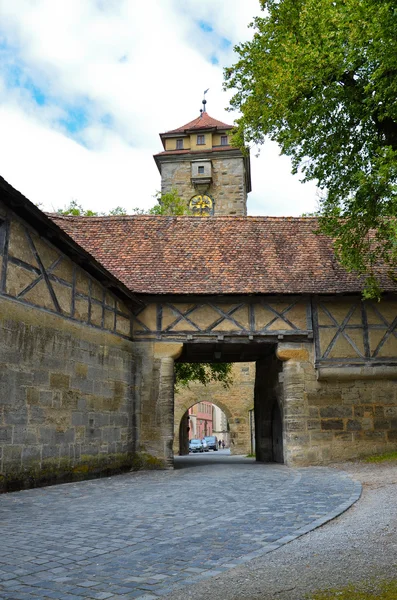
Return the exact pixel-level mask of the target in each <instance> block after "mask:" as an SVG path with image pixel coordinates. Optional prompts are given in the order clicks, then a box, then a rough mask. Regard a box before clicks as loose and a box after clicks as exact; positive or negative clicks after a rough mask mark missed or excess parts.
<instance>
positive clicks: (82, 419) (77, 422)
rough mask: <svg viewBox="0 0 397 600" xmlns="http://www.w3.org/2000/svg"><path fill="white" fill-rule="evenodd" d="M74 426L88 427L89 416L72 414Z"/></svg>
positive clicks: (78, 413) (77, 413)
mask: <svg viewBox="0 0 397 600" xmlns="http://www.w3.org/2000/svg"><path fill="white" fill-rule="evenodd" d="M72 425H74V426H77V427H78V426H82V425H84V426H86V425H88V415H87V413H85V412H84V413H83V412H72Z"/></svg>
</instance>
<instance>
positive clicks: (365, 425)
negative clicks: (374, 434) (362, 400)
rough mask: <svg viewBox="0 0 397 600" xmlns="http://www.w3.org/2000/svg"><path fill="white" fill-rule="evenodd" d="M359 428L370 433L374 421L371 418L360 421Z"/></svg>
mask: <svg viewBox="0 0 397 600" xmlns="http://www.w3.org/2000/svg"><path fill="white" fill-rule="evenodd" d="M361 427H362V429H363V430H364V431H372V430H373V428H374V420H373V419H371V418H364V419H361Z"/></svg>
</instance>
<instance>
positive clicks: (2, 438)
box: [0, 426, 13, 444]
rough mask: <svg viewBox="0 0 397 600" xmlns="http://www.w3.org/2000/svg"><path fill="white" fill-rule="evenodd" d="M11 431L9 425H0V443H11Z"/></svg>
mask: <svg viewBox="0 0 397 600" xmlns="http://www.w3.org/2000/svg"><path fill="white" fill-rule="evenodd" d="M12 432H13V428H12V427H11V426H6V427H0V444H11V443H12Z"/></svg>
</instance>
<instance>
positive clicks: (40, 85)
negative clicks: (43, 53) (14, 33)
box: [0, 36, 113, 143]
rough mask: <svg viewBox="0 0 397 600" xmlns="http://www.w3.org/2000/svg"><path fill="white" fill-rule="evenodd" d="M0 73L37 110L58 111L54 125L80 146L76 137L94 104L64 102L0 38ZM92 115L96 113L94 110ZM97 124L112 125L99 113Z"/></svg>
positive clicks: (87, 122) (109, 118)
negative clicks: (28, 99)
mask: <svg viewBox="0 0 397 600" xmlns="http://www.w3.org/2000/svg"><path fill="white" fill-rule="evenodd" d="M0 73H1V74H2V75H3V77H4V81H5V84H6V86H7V88H8V89H9V90H21V91H22V92H24V94H25V96H27V97H30V99H31V100H32V101H33V102H34V103H35V104H36V105H37V106H38V107H44V106H47V107H51V106H53V107H56V108H59V109H61V111H62V113H61V114H62V116H61V117H60V118H58V119H57V120H56V123H55V124H58V125H60V126H61V127H62V128H63V129H64V130H66V131H67V133H68V134H69V135H70V136H71V137H72V138H74V139H76V141H78V142H79V143H81V140H80V139H79V136H78V134H79V133H80V132H81V131H82V130H84V129H85V128H86V127H87V126H88V125H89V123H90V120H91V119H92V117H91V115H92V113H93V111H94V108H95V107H94V104H93V102H91V101H90V100H89V99H88V98H78V99H77V100H76V101H75V102H65V100H64V99H63V98H62V97H60V96H55V95H54V94H52V93H51V92H50V88H49V84H48V81H47V80H46V78H45V77H43V76H42V75H41V74H40V72H38V73H37V77H35V73H34V72H33V71H32V70H31V69H30V68H29V67H28V66H27V65H26V64H25V63H24V62H23V61H22V60H20V58H19V57H18V50H17V48H13V47H11V46H9V45H7V43H6V40H5V38H4V37H1V36H0ZM95 112H96V114H97V112H98V111H95ZM100 121H101V123H102V124H104V125H105V126H107V127H109V126H111V124H112V123H113V120H112V116H111V115H110V114H107V113H106V114H103V116H101V117H100Z"/></svg>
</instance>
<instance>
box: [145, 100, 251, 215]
mask: <svg viewBox="0 0 397 600" xmlns="http://www.w3.org/2000/svg"><path fill="white" fill-rule="evenodd" d="M205 105H206V100H205V99H204V100H203V109H202V110H201V111H200V116H199V117H197V118H196V119H194V120H193V121H190V123H186V125H182V127H178V128H177V129H172V130H171V131H167V132H165V133H161V134H160V138H161V141H162V143H163V148H164V150H163V151H162V152H159V153H158V154H155V156H154V160H155V161H156V164H157V167H158V169H159V171H160V174H161V193H162V194H165V193H167V192H170V191H171V190H172V189H176V190H177V192H178V195H179V196H180V197H181V198H182V199H183V200H185V201H186V204H187V205H188V206H189V209H190V210H191V212H192V214H193V215H197V216H211V215H215V216H220V215H236V216H245V215H246V214H247V194H248V193H249V192H250V191H251V173H250V159H249V154H247V155H243V153H242V152H241V150H239V149H238V148H235V147H233V146H231V145H230V134H231V130H232V129H233V125H227V124H226V123H222V122H221V121H218V120H217V119H213V118H212V117H210V116H209V114H208V113H207V111H206V109H205Z"/></svg>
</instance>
